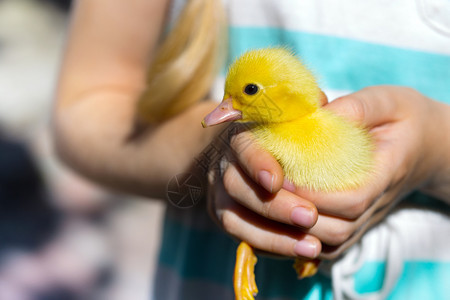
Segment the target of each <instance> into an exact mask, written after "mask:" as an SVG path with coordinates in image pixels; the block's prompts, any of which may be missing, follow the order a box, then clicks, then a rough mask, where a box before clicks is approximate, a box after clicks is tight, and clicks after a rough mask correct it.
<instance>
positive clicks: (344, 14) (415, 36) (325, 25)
mask: <svg viewBox="0 0 450 300" xmlns="http://www.w3.org/2000/svg"><path fill="white" fill-rule="evenodd" d="M225 2H227V4H228V13H229V19H230V23H231V25H234V26H262V27H267V26H271V27H275V26H276V27H280V26H281V27H282V28H285V29H288V30H298V31H306V32H310V33H317V34H324V35H331V36H337V37H345V38H351V39H356V40H361V41H366V42H373V43H379V44H383V45H388V46H395V47H403V48H410V49H415V50H419V51H427V52H434V53H442V54H450V1H444V0H432V1H422V0H416V1H412V0H396V1H391V0H384V1H382V0H365V1H352V0H341V1H334V0H303V1H299V0H277V1H275V0H244V1H243V0H225ZM433 12H436V13H433Z"/></svg>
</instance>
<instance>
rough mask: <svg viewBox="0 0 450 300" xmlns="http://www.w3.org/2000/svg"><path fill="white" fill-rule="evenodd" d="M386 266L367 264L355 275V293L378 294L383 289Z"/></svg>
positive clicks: (381, 263) (376, 263)
mask: <svg viewBox="0 0 450 300" xmlns="http://www.w3.org/2000/svg"><path fill="white" fill-rule="evenodd" d="M385 270H386V264H385V263H384V262H367V263H365V264H364V265H363V266H362V267H361V269H359V271H358V272H357V273H355V275H354V277H355V291H356V292H357V293H359V294H366V293H373V292H378V291H380V290H381V288H382V287H383V280H384V274H385Z"/></svg>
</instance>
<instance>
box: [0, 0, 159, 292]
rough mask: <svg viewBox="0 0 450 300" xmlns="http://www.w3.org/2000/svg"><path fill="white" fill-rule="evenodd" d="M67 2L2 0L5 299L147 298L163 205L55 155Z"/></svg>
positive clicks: (0, 256)
mask: <svg viewBox="0 0 450 300" xmlns="http://www.w3.org/2000/svg"><path fill="white" fill-rule="evenodd" d="M69 10H70V1H69V0H67V1H66V0H0V299H1V300H34V299H38V300H60V299H61V300H70V299H88V300H89V299H100V300H101V299H105V300H122V299H133V300H140V299H149V295H150V294H151V289H152V285H151V282H152V277H153V270H154V260H155V255H156V254H157V251H158V247H159V232H160V226H161V220H162V213H163V210H164V207H163V204H162V203H160V202H156V201H151V200H148V199H139V198H135V197H131V196H127V195H118V194H112V193H110V192H108V191H105V190H102V189H101V188H100V187H98V186H96V185H95V184H93V183H91V182H89V181H87V180H86V179H84V178H81V177H79V176H78V175H76V174H74V173H72V172H71V171H70V170H69V169H67V168H66V167H64V166H63V165H62V164H61V163H60V162H59V161H58V160H57V158H56V157H55V155H54V153H53V149H52V141H51V134H50V130H51V128H50V111H51V105H52V101H53V92H54V89H55V84H56V80H57V74H58V68H59V63H60V60H61V56H62V50H63V48H64V42H65V39H66V31H67V26H68V21H69V20H68V17H69Z"/></svg>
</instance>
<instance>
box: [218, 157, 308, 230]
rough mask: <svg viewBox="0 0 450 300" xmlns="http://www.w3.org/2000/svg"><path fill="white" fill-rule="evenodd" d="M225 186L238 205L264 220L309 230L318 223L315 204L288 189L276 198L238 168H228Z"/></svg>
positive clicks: (279, 193)
mask: <svg viewBox="0 0 450 300" xmlns="http://www.w3.org/2000/svg"><path fill="white" fill-rule="evenodd" d="M223 182H224V186H225V189H226V191H227V193H228V194H229V195H230V196H231V197H232V198H233V199H235V201H237V202H239V203H240V204H242V205H243V206H245V207H247V208H249V209H251V210H252V211H254V212H256V213H257V214H259V215H261V216H262V217H265V218H268V219H272V220H275V221H278V222H282V223H285V224H289V225H295V226H301V227H305V228H310V227H312V226H313V225H314V224H315V223H316V221H317V209H316V207H315V206H314V205H313V204H312V203H311V202H309V201H307V200H304V199H302V198H300V197H298V196H296V195H295V194H293V193H291V192H288V191H286V190H284V189H281V190H280V191H278V192H277V193H275V194H271V193H268V192H267V191H265V190H263V189H261V188H260V187H259V186H258V185H257V184H255V183H254V182H253V181H252V180H251V179H250V178H249V177H248V176H247V175H246V174H245V173H244V172H243V171H242V169H241V168H239V167H238V166H236V165H233V164H230V165H229V166H228V168H227V170H226V171H225V174H224V178H223Z"/></svg>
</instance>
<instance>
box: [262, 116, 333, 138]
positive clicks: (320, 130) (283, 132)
mask: <svg viewBox="0 0 450 300" xmlns="http://www.w3.org/2000/svg"><path fill="white" fill-rule="evenodd" d="M336 121H337V120H336V116H335V115H333V114H332V113H330V112H328V111H325V110H323V109H317V110H315V111H314V112H312V113H310V114H307V115H304V116H301V117H299V118H297V119H294V120H291V121H287V122H280V123H270V124H266V125H265V126H264V127H266V129H268V130H270V131H271V132H272V133H273V134H277V135H280V136H285V137H286V138H290V137H294V138H295V139H301V140H305V141H307V140H317V139H322V138H324V137H326V136H327V135H329V134H330V133H331V132H333V131H334V130H336V127H335V126H333V123H335V122H336Z"/></svg>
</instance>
